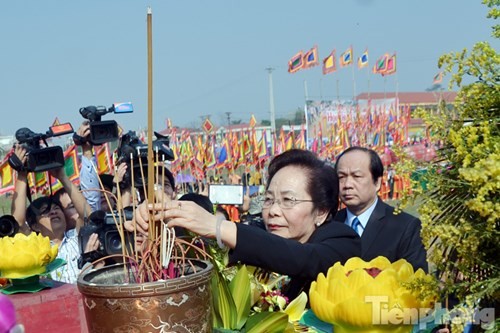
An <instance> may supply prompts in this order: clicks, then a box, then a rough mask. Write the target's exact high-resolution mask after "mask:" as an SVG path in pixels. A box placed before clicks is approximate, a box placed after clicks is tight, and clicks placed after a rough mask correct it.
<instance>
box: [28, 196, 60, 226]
mask: <svg viewBox="0 0 500 333" xmlns="http://www.w3.org/2000/svg"><path fill="white" fill-rule="evenodd" d="M52 205H57V206H59V208H61V210H63V207H62V205H61V202H60V201H59V199H58V198H56V197H54V196H52V197H41V198H38V199H35V200H33V202H32V203H31V204H30V205H29V206H28V208H27V209H26V222H28V225H29V227H30V228H31V229H32V230H33V226H34V225H36V223H37V221H36V219H37V217H38V216H40V215H41V214H42V213H43V212H42V210H41V208H42V207H43V206H47V207H48V209H49V210H50V207H52Z"/></svg>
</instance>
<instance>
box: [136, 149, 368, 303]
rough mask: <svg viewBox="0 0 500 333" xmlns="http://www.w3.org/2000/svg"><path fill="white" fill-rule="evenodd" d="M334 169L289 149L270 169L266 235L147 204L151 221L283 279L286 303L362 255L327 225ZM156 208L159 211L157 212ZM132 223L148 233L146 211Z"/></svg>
mask: <svg viewBox="0 0 500 333" xmlns="http://www.w3.org/2000/svg"><path fill="white" fill-rule="evenodd" d="M338 188H339V185H338V179H337V175H336V173H335V170H334V169H333V168H332V167H331V166H329V165H327V164H325V162H323V161H321V160H319V159H318V158H317V157H316V156H315V155H314V154H313V153H312V152H309V151H306V150H298V149H295V150H289V151H287V152H285V153H283V154H281V155H279V156H277V157H275V158H274V159H273V160H272V162H271V164H270V165H269V177H268V186H267V189H266V193H265V196H264V201H263V210H262V215H263V218H264V223H265V226H266V229H267V231H266V230H263V229H260V228H256V227H253V226H248V225H244V224H239V223H233V222H230V221H226V220H223V219H221V218H217V217H216V216H214V215H212V214H210V213H208V212H207V211H205V210H204V209H202V208H200V207H199V206H198V205H196V204H195V203H192V202H179V201H170V202H166V203H164V204H163V205H159V204H156V206H152V205H149V209H154V210H156V214H155V217H156V218H158V219H160V218H162V217H163V218H166V219H167V220H168V226H169V227H174V226H179V227H183V228H186V229H189V230H191V231H193V232H195V233H197V234H199V235H202V236H205V237H210V238H215V239H217V242H218V244H219V246H224V245H225V246H228V247H229V248H230V261H231V262H242V263H244V264H249V265H254V266H258V267H261V268H264V269H268V270H271V271H273V272H276V273H279V274H284V275H288V276H289V277H290V278H291V280H290V283H289V285H288V287H287V289H286V290H284V293H285V295H286V296H288V297H289V298H290V299H293V298H295V297H296V296H297V295H298V294H299V293H300V292H301V291H302V290H304V291H306V292H307V291H308V289H309V285H310V283H311V281H313V280H315V279H316V277H317V275H318V274H319V273H320V272H323V273H326V271H327V270H328V268H329V267H331V266H332V265H333V264H334V263H335V262H337V261H340V262H342V263H343V262H345V261H346V260H347V259H349V258H351V257H354V256H359V255H360V254H361V244H360V239H359V237H358V235H357V234H356V232H354V231H353V230H352V229H351V228H349V227H348V226H346V225H343V224H340V223H330V221H331V218H332V217H333V216H334V215H335V213H336V212H337V208H338ZM160 206H161V207H160ZM141 208H142V209H139V210H138V212H139V214H137V218H136V221H137V223H138V227H139V228H140V229H147V228H148V222H147V221H148V211H147V209H146V207H145V206H143V207H141Z"/></svg>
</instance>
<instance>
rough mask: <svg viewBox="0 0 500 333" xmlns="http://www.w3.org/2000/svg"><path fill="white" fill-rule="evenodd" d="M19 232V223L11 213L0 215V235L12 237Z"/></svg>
mask: <svg viewBox="0 0 500 333" xmlns="http://www.w3.org/2000/svg"><path fill="white" fill-rule="evenodd" d="M18 232H19V224H17V221H16V219H15V218H14V216H12V215H4V216H2V217H0V237H12V236H14V235H15V234H17V233H18Z"/></svg>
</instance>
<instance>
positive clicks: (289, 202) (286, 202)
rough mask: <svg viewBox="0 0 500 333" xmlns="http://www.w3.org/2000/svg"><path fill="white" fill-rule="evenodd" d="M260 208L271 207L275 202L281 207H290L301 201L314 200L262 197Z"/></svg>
mask: <svg viewBox="0 0 500 333" xmlns="http://www.w3.org/2000/svg"><path fill="white" fill-rule="evenodd" d="M261 202H262V208H271V206H272V205H274V203H275V202H276V203H277V204H278V206H280V207H281V208H282V209H290V208H293V207H295V205H297V204H299V203H301V202H314V200H300V199H295V198H282V199H274V198H264V199H262V200H261Z"/></svg>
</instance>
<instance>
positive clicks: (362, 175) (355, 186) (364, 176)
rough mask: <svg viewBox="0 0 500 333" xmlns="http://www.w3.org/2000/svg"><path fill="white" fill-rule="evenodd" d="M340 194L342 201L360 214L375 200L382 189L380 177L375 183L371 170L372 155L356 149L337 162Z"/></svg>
mask: <svg viewBox="0 0 500 333" xmlns="http://www.w3.org/2000/svg"><path fill="white" fill-rule="evenodd" d="M337 175H338V177H339V194H340V199H341V200H342V202H343V203H344V204H345V205H346V206H347V208H349V210H350V211H351V212H352V213H353V214H355V215H360V214H361V213H363V212H364V211H365V210H366V209H367V208H368V207H370V205H371V204H372V203H373V202H374V200H375V198H376V197H377V192H378V190H379V189H380V178H379V179H377V181H376V182H375V183H374V182H373V179H372V174H371V172H370V155H368V153H366V152H364V151H359V150H354V151H351V152H348V153H347V154H345V155H343V156H342V157H341V158H340V160H339V161H338V162H337Z"/></svg>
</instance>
